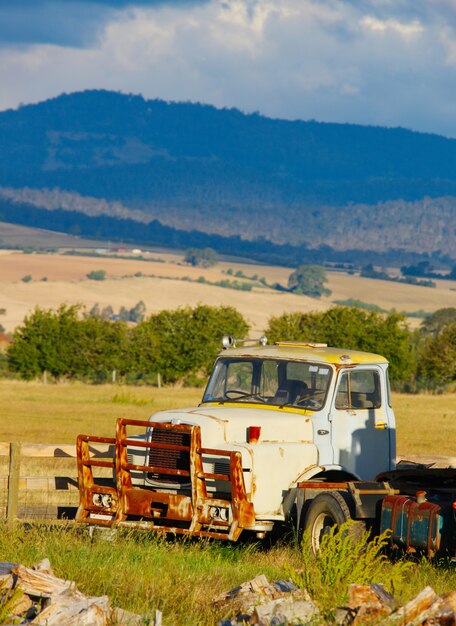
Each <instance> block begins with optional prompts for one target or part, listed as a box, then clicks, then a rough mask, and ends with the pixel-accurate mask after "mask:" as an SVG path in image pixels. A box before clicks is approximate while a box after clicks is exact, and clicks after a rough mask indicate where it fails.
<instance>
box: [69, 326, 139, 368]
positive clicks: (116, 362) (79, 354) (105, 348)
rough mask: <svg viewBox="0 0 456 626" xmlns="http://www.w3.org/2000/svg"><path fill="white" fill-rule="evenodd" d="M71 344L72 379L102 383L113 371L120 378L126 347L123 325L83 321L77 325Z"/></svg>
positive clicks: (126, 339)
mask: <svg viewBox="0 0 456 626" xmlns="http://www.w3.org/2000/svg"><path fill="white" fill-rule="evenodd" d="M74 340H75V341H74V347H73V349H74V352H75V358H74V361H73V369H72V372H71V374H72V375H76V376H78V377H81V378H90V379H92V380H104V379H107V378H108V377H109V375H110V374H111V372H112V371H113V370H116V371H118V372H119V373H120V374H123V373H124V372H125V370H126V368H127V358H126V355H127V352H128V344H129V333H128V328H127V325H126V324H125V323H123V322H121V321H117V322H111V321H109V320H106V319H102V318H100V317H87V318H85V319H84V320H81V321H80V322H79V324H78V332H77V334H76V336H75V338H74Z"/></svg>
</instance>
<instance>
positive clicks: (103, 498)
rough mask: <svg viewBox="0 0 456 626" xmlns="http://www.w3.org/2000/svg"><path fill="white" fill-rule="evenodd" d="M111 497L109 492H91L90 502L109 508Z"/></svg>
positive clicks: (111, 502)
mask: <svg viewBox="0 0 456 626" xmlns="http://www.w3.org/2000/svg"><path fill="white" fill-rule="evenodd" d="M113 502H114V500H113V497H112V495H111V494H110V493H94V494H92V503H93V504H94V505H95V506H100V507H103V508H105V509H110V508H111V507H112V505H113Z"/></svg>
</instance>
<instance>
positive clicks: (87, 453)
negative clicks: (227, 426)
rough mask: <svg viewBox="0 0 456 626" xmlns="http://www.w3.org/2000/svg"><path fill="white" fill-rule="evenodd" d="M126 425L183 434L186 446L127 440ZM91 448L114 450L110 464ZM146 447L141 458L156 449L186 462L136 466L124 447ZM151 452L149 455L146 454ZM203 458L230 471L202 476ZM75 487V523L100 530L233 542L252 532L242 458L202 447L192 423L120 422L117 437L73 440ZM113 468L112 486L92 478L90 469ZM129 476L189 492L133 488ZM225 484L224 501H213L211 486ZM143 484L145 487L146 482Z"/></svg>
mask: <svg viewBox="0 0 456 626" xmlns="http://www.w3.org/2000/svg"><path fill="white" fill-rule="evenodd" d="M127 426H135V427H140V428H144V433H145V434H147V433H150V432H151V429H153V430H154V431H155V430H159V431H168V433H169V431H171V433H173V432H174V433H180V434H183V435H185V436H186V437H185V441H186V442H188V445H176V444H175V443H157V442H156V441H152V438H151V437H148V436H146V437H145V440H144V441H139V440H138V439H136V438H135V439H128V437H127ZM90 443H104V444H108V446H109V448H110V449H111V450H112V456H111V459H110V460H99V459H97V458H94V456H93V453H92V452H91V448H90ZM129 446H130V448H132V447H133V448H136V449H137V448H146V451H145V452H146V454H145V459H147V458H149V462H150V458H151V456H152V455H151V454H150V451H151V450H158V451H159V452H160V455H158V458H163V455H164V454H165V458H166V451H168V452H169V454H170V455H171V456H176V454H180V455H181V457H182V458H184V459H185V462H184V464H182V462H181V463H180V464H179V466H178V467H177V466H176V467H158V466H156V465H135V464H131V463H129V459H128V450H127V448H128V447H129ZM147 452H149V454H147ZM203 455H204V456H205V457H206V458H207V457H208V456H209V457H215V458H219V457H225V458H226V457H228V458H229V472H228V471H227V473H226V474H216V473H210V472H205V471H204V468H203ZM77 460H78V482H79V492H80V505H79V508H78V512H77V516H76V520H77V521H79V522H82V523H86V524H90V525H98V526H133V527H136V528H143V529H147V530H151V531H157V532H164V533H178V534H187V535H194V536H204V537H214V538H218V539H228V540H231V541H236V540H237V539H238V538H239V535H240V534H241V532H242V530H243V529H249V528H250V529H253V528H254V526H255V513H254V509H253V504H252V503H251V502H250V501H249V499H248V497H247V494H246V489H245V483H244V475H243V470H242V458H241V454H240V452H238V451H229V450H217V449H211V448H203V447H202V445H201V431H200V427H199V426H196V425H190V424H169V423H161V422H148V421H147V422H146V421H139V420H127V419H122V418H121V419H118V420H117V429H116V438H115V439H113V438H106V437H91V436H88V435H79V437H78V439H77ZM94 467H101V468H108V469H109V468H111V469H112V472H113V473H114V471H115V486H114V485H112V484H111V485H109V484H106V479H104V480H102V479H96V478H95V477H94V472H93V468H94ZM132 472H134V473H135V474H137V473H138V472H144V475H145V476H147V475H160V476H169V477H170V479H176V477H181V478H183V479H185V483H187V482H188V483H189V488H188V489H187V490H185V493H182V492H179V489H176V490H174V492H173V490H170V489H157V488H152V487H146V486H141V487H138V486H135V485H133V481H132ZM219 481H224V482H226V483H228V485H229V488H228V489H227V491H226V494H225V493H224V497H217V494H216V493H214V492H213V491H212V490H211V485H213V484H215V483H217V482H219ZM145 484H147V482H146V481H145Z"/></svg>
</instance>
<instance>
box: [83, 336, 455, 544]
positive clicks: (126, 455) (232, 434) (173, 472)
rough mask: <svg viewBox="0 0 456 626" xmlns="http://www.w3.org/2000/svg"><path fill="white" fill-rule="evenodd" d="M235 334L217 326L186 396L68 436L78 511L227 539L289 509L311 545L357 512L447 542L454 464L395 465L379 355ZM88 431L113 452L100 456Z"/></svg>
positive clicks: (409, 536) (109, 521)
mask: <svg viewBox="0 0 456 626" xmlns="http://www.w3.org/2000/svg"><path fill="white" fill-rule="evenodd" d="M238 343H239V344H242V345H241V346H239V347H236V340H233V339H232V338H230V337H224V339H223V346H224V349H223V350H222V351H221V352H220V354H219V355H218V357H217V359H216V361H215V365H214V368H213V371H212V374H211V376H210V379H209V383H208V385H207V387H206V390H205V392H204V395H203V398H202V401H201V403H200V404H199V405H198V406H197V407H193V408H187V409H179V410H169V411H160V412H158V413H156V414H155V415H153V416H152V417H150V419H149V420H148V421H138V420H129V419H118V421H117V432H116V437H115V438H104V437H92V436H87V435H80V436H79V437H78V472H79V489H80V506H79V509H78V513H77V520H79V521H80V522H83V523H86V524H90V525H100V526H135V527H139V528H144V529H150V530H151V531H160V532H164V533H168V532H169V533H182V534H189V535H195V536H206V537H215V538H223V539H229V540H237V539H238V538H239V536H240V534H241V533H242V532H243V531H244V532H245V531H249V532H251V533H255V534H256V536H257V537H264V536H265V535H266V534H267V533H269V532H270V531H272V529H273V528H274V526H276V525H279V524H280V523H281V522H284V521H285V520H287V519H288V518H290V517H293V519H294V522H295V524H296V525H297V527H298V528H301V527H304V528H310V531H311V537H312V545H313V546H314V549H316V550H317V549H318V546H319V541H320V538H321V536H322V534H323V533H325V532H327V530H328V528H329V527H331V526H332V525H334V524H341V523H343V522H344V521H345V520H348V519H349V518H354V519H356V520H360V521H364V522H367V523H369V524H371V525H376V526H377V528H378V529H379V530H381V529H382V528H391V529H392V530H393V538H394V540H395V541H396V542H397V543H399V544H401V543H402V544H403V545H405V547H407V548H409V549H411V548H413V547H422V548H423V549H425V550H426V551H427V552H428V553H430V554H431V553H434V552H436V551H438V550H439V549H442V548H444V549H449V550H453V551H454V548H455V537H454V535H455V530H454V528H455V521H454V518H455V514H456V508H455V507H456V505H455V503H454V500H456V476H455V473H456V470H451V469H448V470H430V469H428V468H426V467H421V466H416V467H415V466H404V467H403V469H396V427H395V418H394V412H393V409H392V406H391V397H390V387H389V382H388V362H387V360H386V359H385V358H384V357H382V356H379V355H377V354H370V353H366V352H359V351H354V350H343V349H338V348H330V347H327V346H326V345H325V344H318V343H294V342H285V341H284V342H277V343H275V344H274V345H268V344H267V340H266V338H264V337H262V338H261V339H260V340H259V341H258V342H251V341H248V340H243V341H240V340H238ZM127 431H128V432H127ZM138 431H139V432H138ZM129 433H130V434H129ZM98 444H108V446H109V447H110V449H111V451H112V458H110V459H108V460H100V458H99V457H97V455H96V454H94V449H95V447H96V445H98ZM98 468H103V469H104V471H105V473H106V472H107V473H110V472H111V468H112V473H113V475H114V480H112V479H111V481H109V480H107V479H106V478H104V479H103V478H97V477H95V473H96V471H95V470H97V469H98ZM417 492H418V495H417Z"/></svg>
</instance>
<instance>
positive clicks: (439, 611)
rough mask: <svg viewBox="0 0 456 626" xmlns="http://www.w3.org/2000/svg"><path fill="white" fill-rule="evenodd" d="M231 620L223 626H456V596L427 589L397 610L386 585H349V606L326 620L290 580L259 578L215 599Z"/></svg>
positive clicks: (335, 611)
mask: <svg viewBox="0 0 456 626" xmlns="http://www.w3.org/2000/svg"><path fill="white" fill-rule="evenodd" d="M213 602H214V606H215V607H216V608H218V609H223V610H224V612H226V614H227V615H234V616H235V617H234V618H232V619H224V620H222V621H220V622H219V624H218V626H246V625H247V624H257V625H258V626H279V625H280V626H288V625H292V624H293V625H299V624H301V625H306V624H309V625H310V624H312V625H315V624H335V625H337V626H360V625H362V624H383V625H384V626H437V625H440V626H456V591H453V592H451V593H448V594H445V595H443V596H438V595H437V594H436V593H435V591H434V590H433V589H432V588H431V587H426V588H425V589H424V590H423V591H422V592H421V593H419V594H418V595H417V596H416V598H414V599H413V600H411V601H410V602H408V603H407V604H406V605H404V606H402V607H398V605H397V602H396V601H395V599H394V597H393V596H392V595H391V594H389V593H388V592H387V591H386V590H385V588H384V587H383V585H381V584H372V585H356V584H353V585H350V586H349V589H348V603H347V606H344V607H335V608H334V610H333V611H330V612H329V613H328V614H325V615H322V614H321V613H320V611H319V609H318V607H317V606H316V604H315V603H314V602H313V601H312V599H311V598H310V596H309V594H308V593H307V591H306V590H303V589H298V587H296V585H294V584H293V583H292V582H289V581H276V582H273V583H270V582H268V580H267V578H266V576H264V575H260V576H257V577H256V578H254V579H253V580H250V581H248V582H246V583H243V584H242V585H240V586H239V587H236V588H234V589H232V590H231V591H228V592H227V593H224V594H222V595H220V596H218V597H217V598H215V599H214V601H213Z"/></svg>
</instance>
